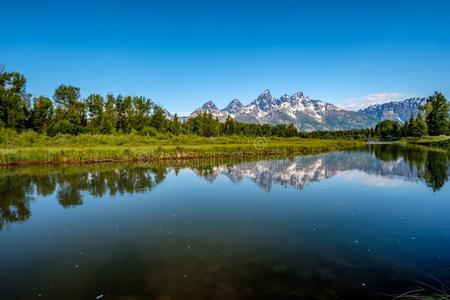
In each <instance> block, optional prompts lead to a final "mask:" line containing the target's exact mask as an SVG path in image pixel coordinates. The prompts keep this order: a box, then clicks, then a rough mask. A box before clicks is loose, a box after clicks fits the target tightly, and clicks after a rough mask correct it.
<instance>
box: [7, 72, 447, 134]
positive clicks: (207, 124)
mask: <svg viewBox="0 0 450 300" xmlns="http://www.w3.org/2000/svg"><path fill="white" fill-rule="evenodd" d="M448 111H449V102H448V101H447V100H446V98H445V96H444V95H443V94H441V93H439V92H435V93H434V94H433V95H431V96H430V97H429V98H428V101H427V103H426V105H425V106H424V107H421V109H420V112H419V114H418V115H417V116H413V115H412V114H411V117H410V119H409V120H408V121H407V122H405V123H403V124H402V123H399V122H394V121H390V120H385V121H382V122H380V123H378V124H377V125H376V126H375V127H374V128H367V129H352V130H337V131H312V132H301V131H298V130H297V128H296V127H295V126H294V124H277V125H269V124H247V123H241V122H238V121H235V120H234V119H233V118H231V117H228V118H227V119H226V120H225V122H219V120H218V119H217V118H215V117H214V116H212V115H211V114H207V113H203V114H200V115H198V116H196V117H192V118H189V119H187V120H186V121H185V122H182V121H181V120H180V118H179V117H178V116H177V115H176V114H175V115H174V116H173V117H168V115H167V112H166V111H165V110H164V109H163V108H161V107H158V106H157V105H155V103H154V102H153V101H152V100H151V99H149V98H147V97H142V96H123V95H112V94H108V95H106V96H102V95H99V94H91V95H89V96H87V97H86V98H82V97H81V94H80V88H78V87H75V86H71V85H60V86H58V87H57V88H56V89H55V91H54V94H53V96H52V98H49V97H47V96H37V97H33V96H32V95H31V94H30V93H28V91H27V90H26V78H25V77H24V75H22V74H20V73H18V72H6V71H5V68H4V67H2V68H0V129H1V128H7V129H12V130H15V131H17V132H24V131H34V132H36V133H40V134H44V135H47V136H50V137H54V136H57V135H79V134H82V133H90V134H104V135H110V134H115V133H120V134H129V133H135V134H139V135H145V136H157V135H165V136H178V135H195V136H200V137H218V136H232V135H239V136H263V137H280V138H290V137H301V138H321V139H323V138H326V139H382V140H393V139H398V138H401V137H422V136H427V135H431V136H438V135H448V134H449V126H450V121H449V113H448Z"/></svg>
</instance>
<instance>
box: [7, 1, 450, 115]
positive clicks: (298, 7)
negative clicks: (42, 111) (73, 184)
mask: <svg viewBox="0 0 450 300" xmlns="http://www.w3.org/2000/svg"><path fill="white" fill-rule="evenodd" d="M0 2H1V3H0V4H1V5H0V7H1V10H2V12H1V18H2V21H1V26H2V27H3V28H2V36H1V38H0V63H1V64H4V65H5V66H6V68H7V70H15V71H19V72H21V73H23V74H25V76H26V77H27V79H28V90H29V91H30V92H31V93H32V94H33V95H41V94H43V95H47V96H51V95H52V94H53V91H54V89H55V87H56V86H58V85H59V84H72V85H75V86H78V87H80V88H81V92H82V95H83V96H87V95H88V94H90V93H94V92H96V93H101V94H106V93H108V92H112V93H115V94H119V93H121V94H127V95H128V94H131V95H142V96H147V97H150V98H152V99H153V100H154V101H155V102H157V103H158V104H160V105H163V106H164V107H166V108H168V109H169V110H170V111H172V112H179V113H186V112H190V111H192V110H193V109H194V108H196V107H198V106H200V105H201V104H202V103H203V102H205V101H207V100H213V101H214V102H215V103H216V104H217V105H218V106H219V107H221V106H225V105H226V104H227V103H228V102H229V101H230V100H231V99H233V98H238V99H240V100H241V101H242V102H243V103H248V102H250V101H252V100H253V99H254V98H256V96H257V95H258V94H259V93H260V92H261V91H263V90H264V89H267V88H268V89H270V90H271V91H272V94H273V95H274V96H281V95H282V94H285V93H288V94H292V93H294V92H297V91H303V92H304V93H305V94H306V95H309V96H310V97H312V98H314V99H322V100H324V101H327V102H331V103H334V104H337V105H343V106H345V107H353V108H355V107H358V106H361V105H364V104H367V103H374V102H382V101H386V99H396V100H399V99H403V98H406V97H410V96H427V95H429V94H431V93H432V92H434V91H435V90H439V91H442V92H443V93H444V94H446V95H447V97H450V17H449V16H448V14H449V12H450V1H444V0H443V1H425V0H424V1H282V0H279V1H250V0H248V1H244V0H242V1H233V0H230V1H214V0H211V1H113V0H110V1H44V0H43V1H5V0H0Z"/></svg>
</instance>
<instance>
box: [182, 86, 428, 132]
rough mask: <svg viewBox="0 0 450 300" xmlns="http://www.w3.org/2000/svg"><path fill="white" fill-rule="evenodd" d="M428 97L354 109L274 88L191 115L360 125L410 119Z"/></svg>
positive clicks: (306, 125)
mask: <svg viewBox="0 0 450 300" xmlns="http://www.w3.org/2000/svg"><path fill="white" fill-rule="evenodd" d="M426 100H427V99H426V98H410V99H406V100H404V101H391V102H388V103H383V104H375V105H371V106H369V107H367V108H365V109H360V110H358V111H351V110H345V109H342V108H340V107H337V106H336V105H334V104H331V103H327V102H324V101H321V100H315V99H311V98H309V97H308V96H305V95H304V94H303V93H302V92H298V93H294V94H292V95H287V94H285V95H283V96H281V97H279V98H276V97H274V96H272V93H271V92H270V90H265V91H263V92H262V93H261V94H260V95H259V96H258V97H256V99H255V100H253V101H252V102H250V103H249V104H247V105H244V104H242V103H241V102H240V101H239V100H238V99H233V100H232V101H231V102H230V103H229V104H228V105H227V106H226V107H225V108H223V109H219V108H218V107H217V106H216V105H215V104H214V102H212V101H208V102H206V103H205V104H203V105H202V106H201V107H199V108H197V109H196V110H195V111H193V112H192V113H191V114H190V115H189V117H195V116H197V115H199V114H201V113H203V112H206V113H210V114H212V115H213V116H215V117H217V118H218V119H219V120H220V121H222V122H223V121H225V119H226V118H227V116H230V117H232V118H234V119H236V120H237V121H240V122H243V123H258V124H290V123H293V124H294V125H295V126H296V127H297V128H298V129H299V130H303V131H311V130H343V129H359V128H369V127H373V126H375V125H376V124H377V123H378V122H381V121H384V120H393V121H397V122H401V123H403V122H405V121H406V120H408V119H409V117H410V115H411V113H412V114H413V115H414V116H417V114H418V113H419V109H420V107H421V106H422V105H424V104H425V103H426Z"/></svg>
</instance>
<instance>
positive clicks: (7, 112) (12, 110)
mask: <svg viewBox="0 0 450 300" xmlns="http://www.w3.org/2000/svg"><path fill="white" fill-rule="evenodd" d="M25 84H26V79H25V77H24V76H23V75H22V74H20V73H16V72H11V73H8V72H4V70H3V68H1V69H0V123H1V124H2V125H3V126H5V127H6V128H13V129H17V130H23V129H25V128H26V124H27V119H28V116H29V104H30V95H28V94H27V93H26V89H25Z"/></svg>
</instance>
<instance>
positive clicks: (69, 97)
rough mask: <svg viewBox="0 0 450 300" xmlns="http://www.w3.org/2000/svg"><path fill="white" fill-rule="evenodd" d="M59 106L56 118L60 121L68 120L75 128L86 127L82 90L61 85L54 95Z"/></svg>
mask: <svg viewBox="0 0 450 300" xmlns="http://www.w3.org/2000/svg"><path fill="white" fill-rule="evenodd" d="M53 99H54V100H55V103H56V104H57V105H58V108H57V110H56V118H57V120H58V121H62V120H68V121H69V122H70V123H72V124H73V125H75V126H85V125H86V123H87V122H86V113H85V105H84V103H83V102H81V101H80V89H79V88H77V87H74V86H71V85H60V86H59V87H58V88H56V90H55V93H54V95H53Z"/></svg>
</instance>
